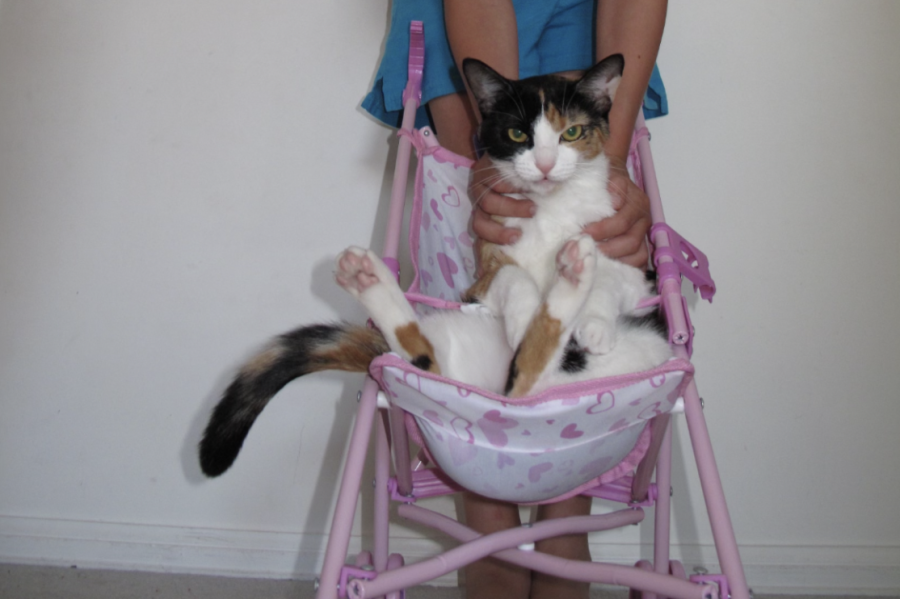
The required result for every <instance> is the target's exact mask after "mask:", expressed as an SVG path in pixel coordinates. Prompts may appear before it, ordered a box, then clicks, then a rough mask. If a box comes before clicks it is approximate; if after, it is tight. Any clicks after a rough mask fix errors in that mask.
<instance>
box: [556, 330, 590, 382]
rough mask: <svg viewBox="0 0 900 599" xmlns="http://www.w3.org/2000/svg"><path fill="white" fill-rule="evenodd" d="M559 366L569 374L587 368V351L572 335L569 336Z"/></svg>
mask: <svg viewBox="0 0 900 599" xmlns="http://www.w3.org/2000/svg"><path fill="white" fill-rule="evenodd" d="M560 367H561V368H562V369H563V370H564V371H566V372H568V373H570V374H576V373H578V372H582V371H583V370H584V369H586V368H587V351H585V349H584V348H583V347H581V346H579V345H578V342H577V341H575V338H574V337H569V342H568V343H567V344H566V349H565V351H564V352H563V358H562V364H560Z"/></svg>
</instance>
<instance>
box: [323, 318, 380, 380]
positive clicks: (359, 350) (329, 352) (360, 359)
mask: <svg viewBox="0 0 900 599" xmlns="http://www.w3.org/2000/svg"><path fill="white" fill-rule="evenodd" d="M389 351H390V347H389V346H388V344H387V341H386V340H385V339H384V335H382V334H381V332H380V331H377V330H375V329H369V328H365V327H351V328H348V329H346V330H344V331H342V334H341V337H340V339H339V340H338V341H337V342H336V343H333V344H329V345H327V346H324V347H320V348H317V349H316V350H315V351H314V352H312V355H311V357H312V358H314V360H311V364H310V372H317V371H319V370H345V371H348V372H368V371H369V363H370V362H371V361H372V360H374V359H375V358H376V357H378V356H380V355H381V354H384V353H387V352H389Z"/></svg>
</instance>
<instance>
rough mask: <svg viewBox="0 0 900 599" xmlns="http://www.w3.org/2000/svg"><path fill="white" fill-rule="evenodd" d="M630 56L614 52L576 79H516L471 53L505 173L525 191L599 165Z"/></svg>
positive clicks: (469, 70) (486, 131) (486, 128)
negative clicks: (611, 115) (623, 73)
mask: <svg viewBox="0 0 900 599" xmlns="http://www.w3.org/2000/svg"><path fill="white" fill-rule="evenodd" d="M624 64H625V61H624V59H623V58H622V55H621V54H614V55H613V56H610V57H608V58H605V59H604V60H602V61H600V62H599V63H597V64H596V65H595V66H594V67H592V68H591V69H590V70H588V71H587V72H586V73H585V74H584V76H583V77H582V78H581V79H579V80H577V81H573V80H569V79H563V78H561V77H556V76H540V77H531V78H528V79H522V80H511V79H506V78H504V77H502V76H501V75H500V74H498V73H497V72H496V71H494V70H493V69H492V68H490V67H489V66H487V65H486V64H484V63H483V62H481V61H478V60H475V59H471V58H467V59H466V60H464V61H463V72H464V74H465V77H466V80H467V81H468V83H469V88H470V89H471V90H472V94H473V95H474V96H475V99H476V101H477V102H478V108H479V110H480V112H481V115H482V122H481V127H480V129H479V136H480V141H481V145H482V147H483V148H484V150H485V152H486V153H487V154H488V155H489V156H490V157H491V158H492V159H493V161H494V163H495V165H497V168H498V170H499V171H500V173H501V175H502V176H503V177H504V178H505V179H507V180H509V181H510V182H511V183H513V184H514V185H516V186H518V187H520V188H521V189H524V190H525V191H526V192H538V193H548V192H550V191H552V190H554V189H555V188H557V187H558V186H559V185H561V184H564V183H565V182H567V181H569V180H571V179H572V178H573V177H578V175H579V173H580V172H581V171H583V169H585V168H591V167H592V166H594V165H596V164H597V161H598V160H601V153H602V151H603V144H604V142H605V140H606V139H607V138H608V136H609V110H610V108H611V107H612V101H613V96H614V95H615V91H616V87H617V86H618V84H619V80H620V79H621V76H622V69H623V67H624ZM603 165H604V168H605V162H604V163H603Z"/></svg>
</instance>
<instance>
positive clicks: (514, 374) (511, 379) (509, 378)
mask: <svg viewBox="0 0 900 599" xmlns="http://www.w3.org/2000/svg"><path fill="white" fill-rule="evenodd" d="M518 359H519V350H518V349H517V350H516V353H514V354H513V357H512V360H511V361H510V362H509V374H507V375H506V386H505V387H504V388H503V395H509V392H510V391H512V388H513V385H515V384H516V379H517V378H519V367H518V366H516V360H518Z"/></svg>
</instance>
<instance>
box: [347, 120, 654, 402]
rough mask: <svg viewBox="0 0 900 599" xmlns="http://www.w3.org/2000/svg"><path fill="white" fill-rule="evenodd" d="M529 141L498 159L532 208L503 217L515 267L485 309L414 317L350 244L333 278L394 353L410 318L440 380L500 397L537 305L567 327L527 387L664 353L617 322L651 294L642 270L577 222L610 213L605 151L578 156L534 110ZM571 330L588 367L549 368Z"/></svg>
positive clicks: (648, 334)
mask: <svg viewBox="0 0 900 599" xmlns="http://www.w3.org/2000/svg"><path fill="white" fill-rule="evenodd" d="M533 131H534V143H533V147H532V148H530V149H527V150H523V151H522V152H520V153H519V154H518V155H517V156H516V157H515V159H514V160H513V161H511V162H506V163H499V164H497V165H496V166H497V168H498V170H500V172H501V174H502V176H503V177H504V178H505V179H507V180H509V181H510V182H512V183H513V184H514V185H516V186H518V187H520V188H521V189H523V190H524V193H525V195H527V197H528V198H529V199H531V200H532V201H533V202H534V203H535V205H536V207H537V210H536V213H535V215H534V216H533V217H532V218H523V219H508V220H507V223H506V224H507V226H513V227H517V228H519V229H520V230H521V231H522V234H521V237H520V238H519V240H518V241H517V242H516V243H515V244H513V245H510V246H503V247H502V248H501V249H502V251H503V252H505V253H506V254H507V255H509V256H510V257H511V258H512V259H513V260H514V261H515V263H516V266H511V265H507V266H504V267H502V268H501V269H500V271H499V272H498V273H497V276H496V277H495V279H494V281H493V282H492V284H491V287H490V289H489V291H488V293H487V295H486V297H484V298H482V303H483V305H484V306H485V307H486V309H487V312H488V313H484V312H482V313H472V312H437V313H435V314H433V315H430V316H427V317H424V318H419V317H417V315H416V314H415V312H414V311H413V310H412V308H411V307H410V305H409V303H408V302H407V301H406V299H405V298H404V296H403V293H402V291H401V290H400V288H399V287H398V286H397V283H396V281H395V279H394V277H393V275H392V274H391V273H390V271H389V270H388V268H387V267H386V266H385V265H384V264H383V263H382V262H381V260H380V259H378V258H377V256H375V255H374V254H373V253H372V252H370V251H367V250H362V249H359V248H350V249H348V250H347V251H346V252H344V253H343V254H342V255H341V257H340V258H339V259H338V271H337V279H338V282H339V283H340V284H341V285H342V286H343V287H344V288H346V289H347V290H348V291H349V292H350V293H351V294H353V295H354V296H355V297H357V298H358V299H359V300H360V302H361V303H362V304H363V305H364V306H365V307H366V309H367V310H368V311H369V314H370V315H371V316H372V319H373V320H374V322H375V324H376V325H377V326H378V327H379V329H380V330H381V331H382V332H383V334H384V335H385V337H386V339H387V340H388V343H389V345H390V346H391V348H392V350H393V351H395V352H397V353H399V354H401V355H403V356H404V357H405V358H407V359H411V358H412V357H413V356H410V355H408V354H407V353H406V352H405V351H404V350H403V347H402V345H401V344H400V342H399V340H398V339H397V337H396V333H395V331H396V330H397V329H399V328H401V327H403V326H405V325H408V324H409V323H418V326H419V329H420V330H421V332H422V333H423V334H424V335H425V337H427V338H428V339H429V341H431V343H432V345H433V347H434V353H435V358H436V360H437V362H438V364H439V365H440V368H441V372H442V374H443V375H444V376H447V377H449V378H452V379H456V380H459V381H462V382H465V383H469V384H473V385H476V386H478V387H481V388H483V389H486V390H489V391H494V392H497V393H500V392H502V391H503V388H504V384H505V382H506V378H507V374H508V370H509V364H510V361H511V359H512V358H513V354H514V350H515V348H517V347H518V345H519V343H520V342H521V341H522V338H523V336H524V335H525V331H526V329H527V327H528V325H529V323H530V322H531V321H532V318H533V317H534V315H535V314H536V313H537V311H538V309H539V307H540V306H541V304H542V303H546V306H547V309H548V312H549V314H550V315H551V316H552V317H554V318H556V319H558V320H559V321H560V322H562V323H563V326H564V329H565V333H564V337H563V342H562V344H561V345H560V347H558V348H556V353H555V355H554V360H555V361H554V363H553V365H552V366H551V367H550V368H548V369H546V371H545V372H543V373H542V374H541V376H540V378H539V379H538V381H537V383H535V385H534V386H533V387H532V388H531V390H530V392H531V393H538V392H540V391H542V390H543V389H546V388H548V387H551V386H554V385H559V384H563V383H568V382H575V381H580V380H589V379H593V378H598V377H601V376H613V375H617V374H624V373H628V372H636V371H641V370H646V369H649V368H652V367H654V366H656V365H658V364H660V363H662V362H664V361H665V360H666V359H668V358H669V357H671V351H670V349H669V346H668V344H667V343H666V342H665V340H664V339H662V338H661V337H660V336H659V335H658V334H657V333H656V332H653V331H650V330H646V329H642V328H634V327H625V328H623V327H621V326H619V325H618V322H617V320H618V317H619V316H620V315H627V314H635V306H636V305H637V303H638V301H639V300H640V299H641V298H643V297H645V296H647V295H648V294H649V293H650V289H649V286H648V284H647V282H646V281H645V278H644V275H643V273H642V272H641V271H640V270H638V269H636V268H634V267H631V266H628V265H626V264H623V263H621V262H618V261H616V260H612V259H610V258H607V257H606V256H604V255H603V254H602V253H600V252H599V251H598V250H597V248H596V246H595V244H594V243H593V240H591V239H590V238H589V237H588V236H586V235H584V234H583V232H582V229H583V227H584V225H585V224H587V223H591V222H596V221H599V220H601V219H603V218H606V217H608V216H611V215H613V214H614V212H615V210H614V209H613V204H612V197H611V196H610V194H609V192H608V191H607V181H608V174H609V163H608V160H607V158H606V156H605V155H604V154H603V153H600V154H598V155H597V156H596V157H595V158H592V159H590V160H584V159H583V157H582V155H581V154H580V153H579V152H578V151H577V150H575V149H573V148H571V147H569V146H568V145H567V144H562V143H560V135H561V134H562V131H558V130H555V129H554V127H553V125H552V124H551V122H550V120H549V119H548V118H547V117H546V116H545V115H541V116H539V117H538V119H537V121H536V122H535V123H534V127H533ZM572 335H574V337H575V339H576V340H577V341H578V343H579V344H580V345H582V346H583V347H585V348H587V350H588V351H589V355H588V359H587V368H586V369H585V370H583V371H581V372H577V373H568V372H565V371H563V370H561V369H560V368H558V367H557V364H558V362H559V359H561V357H562V354H563V351H564V349H565V347H564V346H565V344H566V341H567V340H568V339H569V337H570V336H572Z"/></svg>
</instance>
